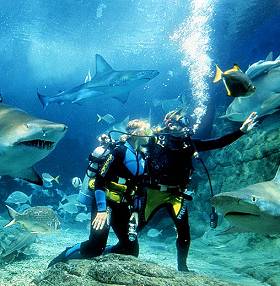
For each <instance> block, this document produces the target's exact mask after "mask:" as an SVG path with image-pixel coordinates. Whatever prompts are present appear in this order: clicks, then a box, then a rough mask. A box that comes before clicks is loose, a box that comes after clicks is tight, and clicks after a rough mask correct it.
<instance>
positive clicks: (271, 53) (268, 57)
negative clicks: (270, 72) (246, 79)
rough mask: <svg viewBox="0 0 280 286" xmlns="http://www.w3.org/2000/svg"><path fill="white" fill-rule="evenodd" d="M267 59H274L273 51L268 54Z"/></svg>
mask: <svg viewBox="0 0 280 286" xmlns="http://www.w3.org/2000/svg"><path fill="white" fill-rule="evenodd" d="M265 60H266V61H273V52H272V51H271V52H270V53H269V54H268V55H267V56H266V59H265Z"/></svg>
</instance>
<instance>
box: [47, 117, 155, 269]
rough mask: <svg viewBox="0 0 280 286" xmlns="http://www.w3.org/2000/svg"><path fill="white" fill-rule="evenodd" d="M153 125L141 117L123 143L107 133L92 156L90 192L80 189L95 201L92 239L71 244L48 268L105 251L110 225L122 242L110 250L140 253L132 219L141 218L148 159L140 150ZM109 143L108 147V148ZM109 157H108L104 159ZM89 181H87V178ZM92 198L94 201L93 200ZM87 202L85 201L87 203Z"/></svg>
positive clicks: (130, 127)
mask: <svg viewBox="0 0 280 286" xmlns="http://www.w3.org/2000/svg"><path fill="white" fill-rule="evenodd" d="M149 128H150V125H149V124H148V123H147V122H145V121H141V120H137V119H136V120H132V121H130V122H128V125H127V132H128V134H129V135H127V136H125V137H124V136H122V137H121V140H120V141H119V142H112V141H111V140H107V139H108V137H106V135H103V139H102V138H101V139H102V140H101V141H100V143H101V146H99V147H97V148H96V149H95V150H94V151H93V152H92V154H91V156H90V164H89V167H88V170H87V174H88V177H89V179H88V191H85V190H83V189H81V190H83V191H81V192H80V196H82V195H83V194H84V195H85V197H86V198H85V199H86V200H87V204H88V201H90V204H91V215H92V219H91V230H90V235H89V239H88V240H87V241H84V242H82V243H77V244H76V245H74V246H72V247H67V248H66V249H65V250H64V251H63V252H62V253H61V254H59V255H58V256H57V257H56V258H54V259H53V260H52V261H51V262H50V263H49V265H48V267H50V266H52V265H54V264H56V263H58V262H65V261H67V260H69V259H78V258H92V257H95V256H99V255H101V254H102V253H103V251H104V250H105V247H106V244H107V239H108V235H109V229H110V226H111V227H112V228H113V230H114V232H115V234H116V236H117V238H118V240H119V242H118V243H117V244H116V245H114V246H113V247H111V248H110V251H109V252H112V253H119V254H127V255H134V256H138V254H139V245H138V240H137V237H134V238H135V239H133V240H132V239H130V237H129V223H130V218H131V217H135V219H136V218H138V215H137V212H138V211H139V206H138V195H137V191H138V184H139V182H140V179H141V177H142V175H143V173H144V165H145V161H144V158H143V156H142V153H141V152H138V149H139V148H140V146H141V145H143V144H147V137H141V136H146V135H147V134H150V133H149V132H150V129H149ZM105 146H106V147H105ZM104 157H105V158H104ZM84 181H85V180H84ZM90 198H92V200H90ZM84 203H85V202H84Z"/></svg>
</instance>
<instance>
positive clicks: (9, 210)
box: [4, 205, 19, 227]
mask: <svg viewBox="0 0 280 286" xmlns="http://www.w3.org/2000/svg"><path fill="white" fill-rule="evenodd" d="M6 208H7V209H8V213H9V216H10V217H11V219H12V220H11V221H10V222H8V223H7V224H6V225H5V226H4V227H9V226H11V225H13V224H15V223H16V216H18V215H19V213H18V212H17V211H15V210H14V209H13V208H11V207H9V206H8V205H6Z"/></svg>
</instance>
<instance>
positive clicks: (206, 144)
mask: <svg viewBox="0 0 280 286" xmlns="http://www.w3.org/2000/svg"><path fill="white" fill-rule="evenodd" d="M257 117H258V115H257V113H256V112H252V113H251V114H250V115H249V116H248V117H247V118H246V120H245V121H244V122H243V124H242V125H241V127H240V129H239V130H238V131H235V132H233V133H230V134H227V135H225V136H222V137H220V138H217V139H210V140H198V139H197V140H195V139H194V140H193V144H194V146H195V147H196V151H207V150H213V149H218V148H223V147H225V146H227V145H229V144H231V143H232V142H234V141H235V140H237V139H238V138H240V137H241V136H242V135H243V134H245V133H247V132H248V131H250V130H252V129H253V128H254V126H255V125H256V124H257V121H256V119H257Z"/></svg>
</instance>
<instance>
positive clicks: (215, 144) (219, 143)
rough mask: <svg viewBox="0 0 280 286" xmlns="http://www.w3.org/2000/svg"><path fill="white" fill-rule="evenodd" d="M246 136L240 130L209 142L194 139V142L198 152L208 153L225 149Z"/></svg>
mask: <svg viewBox="0 0 280 286" xmlns="http://www.w3.org/2000/svg"><path fill="white" fill-rule="evenodd" d="M244 134H245V133H244V132H243V131H241V130H240V129H239V130H237V131H235V132H233V133H230V134H227V135H224V136H222V137H219V138H216V139H208V140H200V139H192V141H193V144H194V146H195V148H196V151H198V152H200V151H208V150H214V149H219V148H223V147H225V146H227V145H229V144H231V143H233V142H234V141H236V140H237V139H239V138H240V137H241V136H242V135H244Z"/></svg>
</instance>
